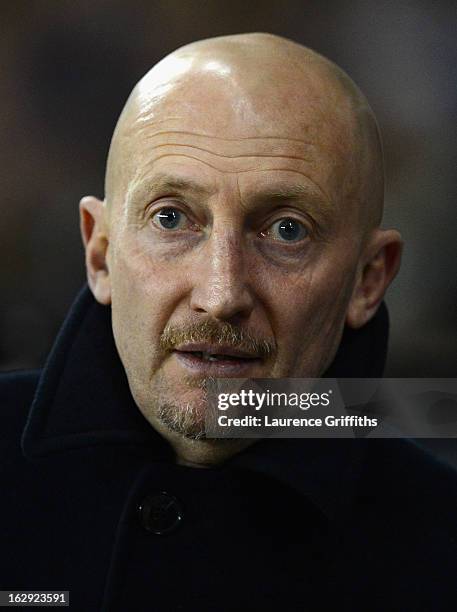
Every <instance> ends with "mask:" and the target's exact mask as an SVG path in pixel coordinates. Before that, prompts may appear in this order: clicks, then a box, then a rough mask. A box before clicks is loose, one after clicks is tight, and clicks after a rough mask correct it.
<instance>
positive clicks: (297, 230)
mask: <svg viewBox="0 0 457 612" xmlns="http://www.w3.org/2000/svg"><path fill="white" fill-rule="evenodd" d="M268 234H270V235H272V237H273V238H274V239H275V240H281V241H285V242H297V241H299V240H302V239H303V238H306V236H307V235H308V230H307V229H306V227H305V226H304V225H303V224H302V223H300V221H297V220H296V219H293V218H292V217H285V218H284V219H280V220H279V221H276V222H275V223H273V225H272V226H271V228H270V230H269V232H268Z"/></svg>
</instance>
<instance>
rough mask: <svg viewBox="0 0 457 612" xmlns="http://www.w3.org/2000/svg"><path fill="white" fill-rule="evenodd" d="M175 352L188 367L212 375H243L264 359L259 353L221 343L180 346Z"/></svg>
mask: <svg viewBox="0 0 457 612" xmlns="http://www.w3.org/2000/svg"><path fill="white" fill-rule="evenodd" d="M173 354H175V355H176V357H177V358H178V360H179V362H180V363H181V364H182V365H183V366H184V367H185V368H186V369H188V370H191V371H193V372H195V373H201V374H206V375H212V376H218V375H220V376H224V375H225V376H226V375H228V374H231V375H236V374H239V375H240V376H242V375H244V374H245V373H246V372H247V371H248V370H249V371H250V370H252V368H253V367H255V366H258V365H260V364H261V363H262V361H263V360H262V359H261V358H260V357H258V356H257V355H254V354H251V353H248V352H246V351H241V350H238V349H233V348H231V347H223V346H219V345H214V346H210V345H204V346H203V345H187V346H180V347H178V348H176V349H175V350H174V351H173Z"/></svg>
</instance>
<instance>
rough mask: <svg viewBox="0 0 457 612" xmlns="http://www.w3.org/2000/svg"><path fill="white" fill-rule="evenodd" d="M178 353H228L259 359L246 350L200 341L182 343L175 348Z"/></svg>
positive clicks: (253, 359)
mask: <svg viewBox="0 0 457 612" xmlns="http://www.w3.org/2000/svg"><path fill="white" fill-rule="evenodd" d="M175 351H176V352H178V353H195V352H201V353H210V354H211V355H229V356H230V357H240V358H242V359H251V360H252V361H260V358H259V357H257V355H255V354H253V353H248V352H247V351H240V350H239V349H234V348H232V347H230V346H224V345H223V344H209V343H202V342H198V343H197V342H193V343H190V344H182V345H180V346H177V347H176V348H175Z"/></svg>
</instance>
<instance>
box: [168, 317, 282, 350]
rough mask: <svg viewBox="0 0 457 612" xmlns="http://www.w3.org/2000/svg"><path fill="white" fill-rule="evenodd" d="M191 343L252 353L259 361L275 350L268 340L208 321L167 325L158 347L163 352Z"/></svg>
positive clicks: (272, 343) (226, 323)
mask: <svg viewBox="0 0 457 612" xmlns="http://www.w3.org/2000/svg"><path fill="white" fill-rule="evenodd" d="M193 342H199V343H200V342H201V343H203V342H208V343H212V344H219V345H224V346H226V347H228V348H232V349H235V350H240V351H246V352H247V353H252V354H254V355H256V356H257V357H260V358H261V359H267V358H268V357H270V356H271V355H272V354H273V353H274V351H275V350H276V343H275V342H274V341H272V340H270V339H267V338H256V337H255V336H253V335H252V334H250V333H249V332H248V331H246V330H244V329H240V328H239V327H236V326H235V325H232V324H231V323H228V322H227V321H223V322H220V323H218V322H216V321H212V320H210V319H208V320H206V321H202V322H201V323H192V324H190V325H187V326H186V327H177V326H174V325H167V326H166V327H165V329H164V330H163V332H162V334H161V336H160V339H159V347H160V348H161V349H162V350H163V351H171V350H173V349H174V348H175V347H176V346H179V345H181V344H190V343H193Z"/></svg>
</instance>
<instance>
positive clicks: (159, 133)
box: [138, 118, 316, 147]
mask: <svg viewBox="0 0 457 612" xmlns="http://www.w3.org/2000/svg"><path fill="white" fill-rule="evenodd" d="M167 122H169V118H167V119H161V120H154V123H167ZM148 128H150V125H143V126H141V128H139V129H138V131H143V130H147V129H148ZM303 129H305V130H307V128H303ZM307 131H308V130H307ZM309 131H311V128H309ZM168 134H184V135H185V136H196V137H197V138H212V139H214V140H221V141H226V142H237V141H238V140H283V141H285V142H297V143H300V144H303V145H306V146H310V147H314V146H316V145H315V143H313V142H311V141H307V140H303V138H291V137H289V136H276V135H274V134H272V135H268V136H254V135H253V136H238V137H236V138H235V137H233V138H228V137H224V136H217V135H215V134H208V133H204V132H190V131H186V130H159V131H157V132H153V133H151V134H148V136H146V138H155V137H156V136H167V135H168Z"/></svg>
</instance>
